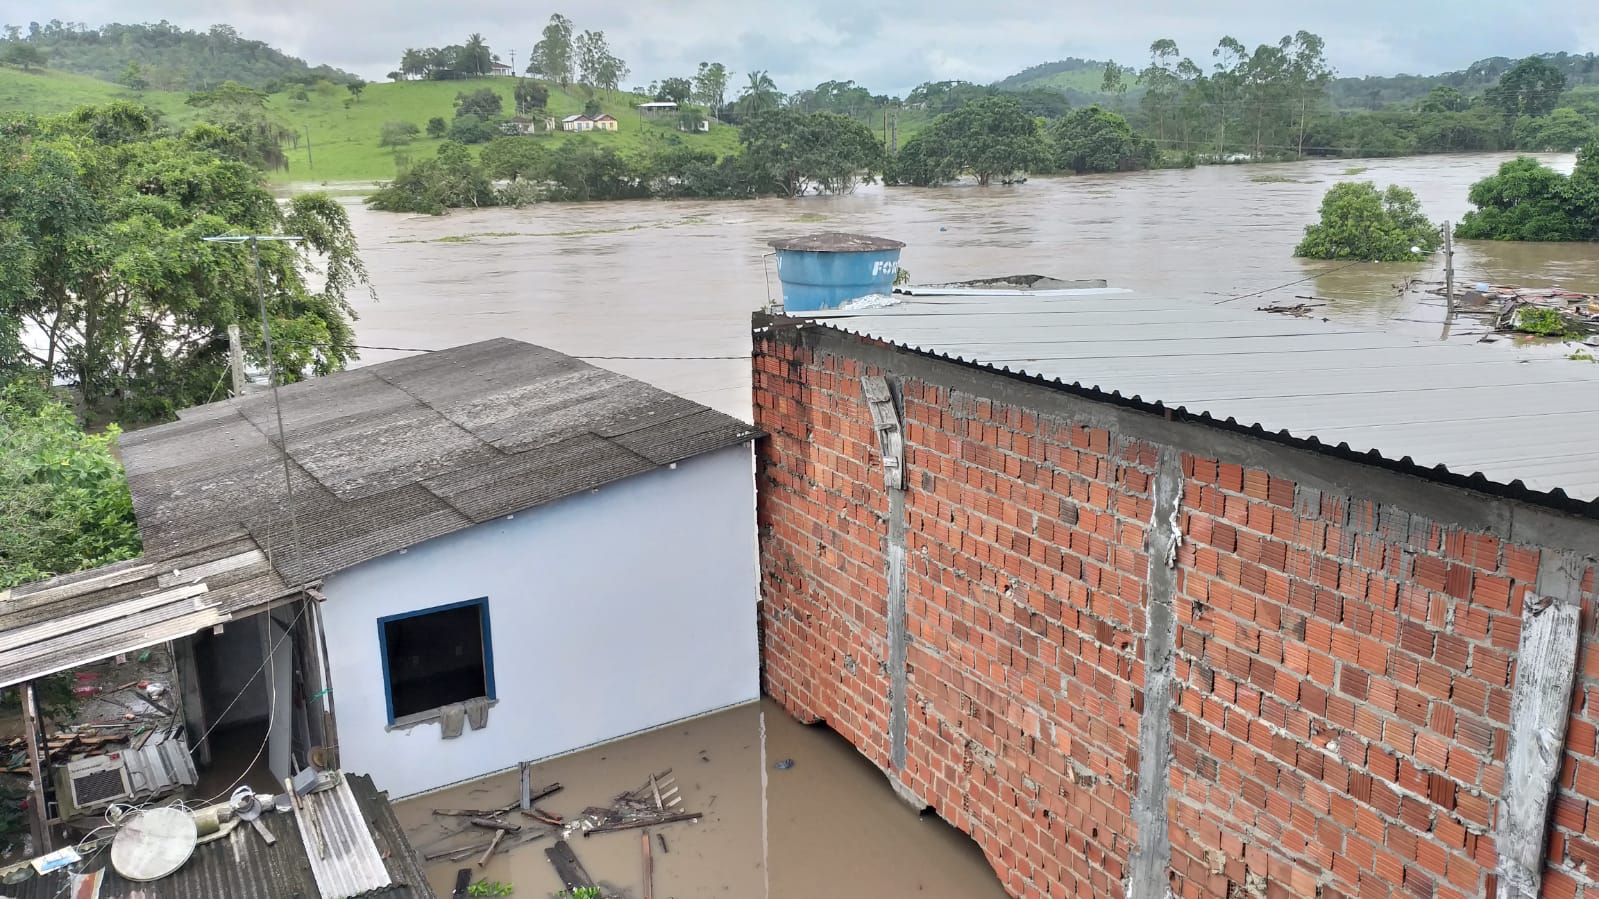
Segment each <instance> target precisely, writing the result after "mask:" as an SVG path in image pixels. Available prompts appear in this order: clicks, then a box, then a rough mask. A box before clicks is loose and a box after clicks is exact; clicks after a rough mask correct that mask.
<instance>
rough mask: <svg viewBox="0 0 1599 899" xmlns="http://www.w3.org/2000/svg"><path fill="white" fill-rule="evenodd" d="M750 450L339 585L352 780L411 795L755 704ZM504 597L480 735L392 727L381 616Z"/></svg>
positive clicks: (365, 569)
mask: <svg viewBox="0 0 1599 899" xmlns="http://www.w3.org/2000/svg"><path fill="white" fill-rule="evenodd" d="M758 564H759V563H758V561H757V554H756V536H755V484H754V463H753V457H752V453H751V448H750V446H749V445H748V444H744V445H741V446H736V447H730V448H727V449H723V450H718V451H716V452H712V453H707V454H705V455H703V456H699V457H696V458H693V459H689V460H687V461H685V462H681V463H679V464H678V466H677V468H676V469H672V470H659V471H654V472H650V473H648V474H643V475H639V476H637V477H633V478H629V479H627V480H624V481H619V482H617V483H614V484H609V485H606V486H604V487H601V488H600V489H599V490H598V491H597V492H592V493H585V494H580V495H577V496H573V497H568V498H566V499H564V500H561V501H559V502H556V503H553V504H551V505H547V506H542V507H540V508H536V509H532V510H529V511H526V512H521V513H517V514H516V515H515V516H512V517H510V518H508V519H504V518H502V519H499V520H496V521H492V522H487V523H484V524H480V525H477V526H475V527H471V528H468V529H466V530H464V531H458V532H456V533H454V534H450V535H447V536H444V537H440V538H438V539H436V540H432V541H429V542H427V543H424V544H422V545H420V546H416V547H413V548H411V549H410V550H408V551H405V552H403V553H393V554H390V555H388V556H384V557H383V558H380V559H375V560H373V561H371V562H366V563H364V564H361V565H358V566H356V567H354V568H351V569H348V570H346V571H343V572H340V573H338V574H336V575H333V576H331V577H329V578H327V579H326V581H325V582H324V584H323V586H322V592H323V593H324V594H325V595H326V596H327V601H326V602H325V603H323V604H322V614H323V620H324V625H325V628H326V634H327V646H328V655H329V668H330V670H331V672H332V681H333V696H334V701H335V707H336V708H337V710H338V711H337V714H338V735H339V755H340V763H341V765H342V766H343V767H344V768H346V769H348V770H351V771H360V772H364V773H369V774H371V775H372V778H373V780H374V781H376V783H377V785H378V787H379V788H381V789H384V790H388V791H390V792H391V793H392V794H394V795H395V796H406V795H410V794H413V793H418V792H421V791H424V790H429V789H433V788H435V787H440V786H444V785H446V784H450V783H455V782H457V781H461V780H467V779H470V778H474V777H478V776H480V775H483V774H487V773H490V772H493V771H499V770H502V769H505V768H509V767H513V766H515V765H516V764H517V763H518V762H521V761H527V760H534V759H540V758H546V757H549V756H553V755H558V754H561V753H564V752H568V751H570V750H573V749H578V748H581V747H583V746H588V745H591V744H594V743H599V742H604V741H607V740H611V739H614V738H617V737H621V736H624V735H626V734H630V733H634V732H636V731H640V730H647V729H650V728H653V727H657V726H660V725H663V724H667V723H669V722H672V721H675V720H678V719H681V718H686V717H690V716H693V715H698V714H701V713H704V712H709V711H712V710H715V709H720V708H725V707H727V706H730V705H736V704H739V703H742V702H747V701H750V700H753V699H755V698H756V697H757V696H758V695H759V691H760V675H759V670H758V669H759V648H758V645H757V642H758V641H757V638H756V623H755V617H756V609H755V604H756V599H757V592H758V589H759V587H758V583H757V566H758ZM478 597H488V602H489V620H490V629H491V641H492V648H493V655H494V660H493V665H494V682H495V687H496V694H497V700H498V701H497V703H496V704H495V705H494V706H493V707H492V708H491V709H489V713H488V724H487V726H485V727H484V728H483V729H482V730H476V731H474V730H472V728H471V726H470V725H467V726H466V727H465V728H464V729H463V732H462V734H461V736H460V737H458V738H456V739H453V740H444V739H441V738H440V736H439V725H438V724H437V723H426V724H420V725H417V726H414V727H411V728H409V729H392V730H391V729H389V727H388V711H387V706H386V703H385V694H384V684H383V666H382V660H381V658H380V652H379V646H378V625H377V621H378V619H379V618H382V617H384V616H389V615H396V614H404V613H407V612H414V611H419V610H421V609H426V608H431V607H433V606H439V605H445V604H448V603H453V602H460V601H464V600H471V599H476V598H478Z"/></svg>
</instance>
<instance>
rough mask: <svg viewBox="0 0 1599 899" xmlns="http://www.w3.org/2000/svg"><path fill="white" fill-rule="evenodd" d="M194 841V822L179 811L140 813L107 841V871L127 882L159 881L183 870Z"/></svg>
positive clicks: (159, 810) (169, 809) (162, 809)
mask: <svg viewBox="0 0 1599 899" xmlns="http://www.w3.org/2000/svg"><path fill="white" fill-rule="evenodd" d="M198 838H199V828H198V827H196V826H195V823H194V818H193V817H191V816H190V815H189V813H188V812H186V811H184V810H182V809H178V808H153V809H150V810H148V811H145V812H140V813H139V814H137V815H135V816H134V817H133V820H131V821H129V822H128V823H127V824H126V825H124V826H123V828H122V829H121V830H120V831H118V832H117V835H116V838H115V839H113V840H112V841H111V867H113V868H115V869H116V872H117V873H118V874H121V875H122V876H123V877H125V878H127V879H128V880H133V881H138V882H141V883H148V882H150V881H152V880H160V879H161V878H163V877H167V876H169V875H170V874H172V872H174V871H176V870H178V869H179V868H181V867H183V863H184V862H186V861H188V860H189V856H191V855H193V854H194V843H195V840H196V839H198Z"/></svg>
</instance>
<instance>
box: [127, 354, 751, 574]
mask: <svg viewBox="0 0 1599 899" xmlns="http://www.w3.org/2000/svg"><path fill="white" fill-rule="evenodd" d="M279 395H280V397H281V401H282V412H283V424H284V428H285V431H286V433H287V438H288V454H289V457H290V464H289V471H290V476H291V477H292V480H293V484H294V489H293V497H294V512H295V514H294V515H293V516H292V518H291V516H290V515H289V508H288V505H287V504H286V503H285V490H284V467H283V462H282V457H281V455H280V453H279V452H278V449H277V433H278V432H277V420H276V413H275V410H274V404H273V399H272V394H271V393H270V392H263V393H260V394H252V395H250V396H247V397H244V398H242V399H235V400H227V401H224V402H220V403H212V404H210V405H206V406H198V407H195V408H193V409H188V410H185V411H184V412H183V413H182V417H181V420H179V421H177V422H174V423H172V424H166V425H160V426H158V427H154V428H148V429H145V430H140V431H134V432H131V433H127V434H124V435H123V436H122V440H121V445H122V457H123V464H124V466H125V467H126V469H127V472H128V484H129V487H130V488H131V490H132V492H133V505H134V511H135V512H136V513H137V515H138V519H139V532H140V534H141V535H142V536H143V538H144V549H145V556H146V558H147V559H151V560H161V559H166V558H168V557H173V556H181V555H183V554H186V553H191V552H192V551H193V550H194V549H195V548H196V547H201V546H216V545H221V544H225V543H229V542H230V541H236V540H242V541H251V540H253V543H254V544H255V545H256V546H259V547H260V549H261V551H262V552H264V553H265V555H266V557H267V558H268V559H269V560H270V562H271V566H272V568H273V569H275V570H276V572H277V573H278V574H279V575H280V576H281V578H282V580H283V581H284V582H287V583H289V584H300V583H309V582H312V581H315V580H317V579H320V578H322V577H324V576H326V575H328V574H331V573H333V572H335V571H339V570H342V569H344V568H348V567H350V566H352V565H356V564H359V563H361V562H365V561H368V560H370V559H375V558H377V557H378V556H382V555H386V554H388V553H390V552H394V551H395V550H399V549H404V548H406V547H409V546H414V545H416V544H418V543H421V542H423V541H426V540H430V539H432V538H434V537H439V536H442V535H444V534H448V533H451V532H453V531H458V530H461V529H462V528H466V527H470V526H472V525H474V524H477V523H479V522H484V521H488V520H491V519H494V518H498V517H500V516H503V515H507V514H510V513H513V512H518V511H521V510H523V509H528V508H531V507H534V506H539V505H543V504H545V503H550V502H554V501H556V500H559V499H561V498H563V497H567V496H571V495H573V494H576V493H581V492H583V491H586V490H589V489H592V488H594V487H599V486H601V485H604V484H609V483H611V482H613V481H618V480H621V479H623V478H627V477H630V476H632V475H637V474H642V473H644V472H648V471H652V470H654V469H657V468H661V467H665V466H667V465H670V464H672V463H674V462H679V461H682V460H684V459H687V458H690V457H692V456H696V455H699V454H701V453H706V452H710V451H712V450H716V449H721V448H723V447H728V446H733V445H736V444H739V443H744V442H747V441H750V440H752V439H754V437H755V434H756V432H755V429H754V428H752V427H751V426H749V425H747V424H745V423H743V422H740V421H738V420H736V419H733V418H730V417H728V416H726V415H723V414H722V413H720V412H716V411H713V410H711V409H708V408H706V407H705V406H702V405H700V404H699V403H696V402H693V401H692V400H688V399H684V398H683V397H680V396H676V395H674V394H670V393H667V392H666V391H664V390H659V389H657V388H655V387H651V386H649V385H648V384H645V383H643V382H641V381H636V380H634V379H632V378H629V377H627V376H625V375H620V374H617V373H616V372H612V371H608V370H606V369H603V368H596V367H595V366H592V365H589V364H588V363H586V362H582V361H580V360H578V359H574V358H572V357H571V356H566V355H563V354H561V353H557V352H555V351H554V350H548V349H544V348H542V347H537V346H533V345H531V344H526V343H522V342H520V341H516V340H509V339H504V338H500V339H496V340H488V341H484V342H482V343H475V344H471V345H470V346H462V347H456V348H454V349H449V350H443V351H440V352H436V353H424V354H420V355H416V356H411V357H409V358H405V359H398V360H395V361H392V362H384V363H382V364H379V365H372V366H368V367H365V368H358V369H353V370H350V371H345V372H340V373H338V374H333V375H328V376H325V377H321V378H314V379H312V380H308V381H304V382H301V383H298V384H292V385H289V386H287V387H284V388H282V389H281V390H280V391H279ZM296 534H297V535H298V539H296ZM158 567H159V566H158Z"/></svg>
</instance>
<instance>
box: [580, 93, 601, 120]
mask: <svg viewBox="0 0 1599 899" xmlns="http://www.w3.org/2000/svg"><path fill="white" fill-rule="evenodd" d="M601 111H602V110H601V108H600V98H599V97H590V98H588V100H586V101H584V103H583V114H584V115H586V116H597V115H599V114H600V112H601Z"/></svg>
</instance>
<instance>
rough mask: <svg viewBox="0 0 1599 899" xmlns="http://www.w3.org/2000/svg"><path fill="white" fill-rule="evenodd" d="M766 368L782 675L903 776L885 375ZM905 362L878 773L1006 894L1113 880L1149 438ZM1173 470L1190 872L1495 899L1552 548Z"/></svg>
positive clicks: (1598, 786)
mask: <svg viewBox="0 0 1599 899" xmlns="http://www.w3.org/2000/svg"><path fill="white" fill-rule="evenodd" d="M754 365H755V409H756V422H757V424H758V425H759V426H760V427H761V428H763V429H765V430H766V431H767V432H768V433H769V434H770V435H771V436H770V437H769V438H768V439H766V440H765V441H763V444H762V447H761V449H760V453H759V465H760V472H759V478H758V483H759V486H760V495H759V517H760V525H761V533H762V536H761V548H762V552H761V561H762V587H763V597H764V603H763V608H764V611H763V617H762V624H763V632H764V638H763V640H764V645H763V648H764V653H765V656H764V662H765V665H764V672H765V674H764V676H765V686H766V689H767V691H768V692H769V693H770V694H771V695H772V696H773V697H775V698H776V699H777V700H778V701H780V702H781V703H783V705H784V706H785V707H786V708H787V709H788V710H789V711H790V712H791V713H792V714H794V715H795V716H797V717H799V718H801V719H802V720H817V719H823V720H826V721H827V722H828V724H829V725H831V726H832V727H833V728H834V729H835V730H837V731H838V732H840V733H841V734H843V735H844V736H845V737H847V738H848V739H849V740H851V741H852V742H853V743H854V744H855V745H856V746H857V747H858V748H859V749H860V750H861V751H862V752H863V753H864V754H865V755H866V756H867V757H869V758H871V759H872V760H873V761H874V762H875V763H876V764H877V765H878V766H879V767H881V768H883V769H884V770H888V769H889V767H890V764H889V758H890V755H889V753H890V748H889V745H888V737H887V734H888V721H889V695H890V683H889V677H888V670H887V668H888V666H887V659H888V645H887V636H886V634H887V624H886V620H885V611H886V601H885V595H886V590H887V580H886V566H887V561H886V558H885V541H886V537H887V531H888V526H887V523H886V516H887V514H888V500H887V494H886V491H885V490H884V489H883V486H882V476H881V464H880V463H881V460H880V459H879V458H878V453H877V446H876V440H875V437H874V434H873V431H872V427H871V418H870V416H869V414H868V412H867V409H866V406H865V404H864V402H863V400H862V398H861V393H860V383H859V378H860V376H861V375H864V374H884V373H885V372H882V371H878V370H877V369H873V368H869V367H868V366H867V365H866V364H864V363H863V362H861V361H858V360H857V359H854V358H845V357H842V356H839V355H832V354H829V353H824V352H821V351H819V350H812V349H806V348H804V347H803V346H800V345H797V341H796V338H794V337H793V336H792V333H789V334H784V333H782V332H773V333H769V334H767V335H765V336H764V337H762V338H761V339H759V340H758V341H757V345H756V355H755V361H754ZM920 367H921V368H924V369H925V368H928V364H923V365H922V366H920ZM900 383H901V391H902V394H903V399H904V410H903V411H904V421H905V436H906V463H907V469H908V472H907V486H908V490H907V497H906V508H907V517H908V538H907V541H908V552H909V562H908V564H907V574H906V586H907V611H908V630H909V639H910V645H909V653H908V670H909V694H908V704H909V709H910V727H909V738H908V746H909V753H908V760H907V764H906V766H905V768H904V770H902V771H890V772H889V776H890V777H892V778H895V779H896V780H897V781H898V782H899V783H900V785H901V786H902V788H903V789H906V790H908V791H909V792H910V793H912V794H914V795H915V796H916V797H918V798H919V799H921V800H922V801H924V802H926V803H927V804H928V805H931V806H933V807H934V808H935V809H936V810H937V811H938V813H939V814H940V815H942V816H943V817H944V818H945V819H946V820H948V821H950V822H951V823H952V824H954V825H955V826H956V827H958V828H960V829H961V830H963V831H966V832H968V833H970V834H971V835H972V837H973V838H974V839H975V840H976V841H977V843H978V844H979V845H980V846H981V847H982V848H983V850H984V852H985V853H986V854H987V856H988V858H989V860H990V862H991V863H992V864H993V866H994V868H995V870H996V872H998V874H999V876H1000V878H1001V879H1002V880H1003V882H1004V883H1005V885H1006V887H1007V888H1008V889H1009V891H1010V892H1011V893H1012V894H1013V895H1016V896H1024V897H1044V896H1050V897H1055V899H1063V897H1078V896H1085V897H1086V896H1106V897H1109V896H1115V897H1117V899H1122V897H1123V895H1124V893H1123V887H1122V885H1121V884H1122V880H1123V876H1124V867H1125V866H1126V865H1127V863H1128V859H1129V857H1130V854H1131V850H1132V848H1133V846H1134V842H1135V840H1136V839H1137V834H1136V833H1135V832H1134V827H1133V825H1132V822H1131V820H1130V817H1129V813H1130V808H1131V802H1132V797H1133V795H1134V794H1135V793H1136V791H1137V783H1136V782H1137V777H1136V770H1137V765H1138V731H1139V723H1140V721H1139V716H1140V712H1141V703H1142V690H1141V688H1142V684H1143V677H1144V675H1143V661H1142V660H1143V647H1142V644H1143V633H1144V627H1145V616H1144V598H1143V593H1142V590H1143V581H1144V579H1145V576H1146V572H1147V565H1148V561H1147V559H1146V557H1145V556H1144V554H1143V550H1142V547H1143V541H1144V531H1145V529H1146V527H1147V522H1148V520H1149V518H1150V515H1151V511H1152V496H1151V478H1152V473H1153V469H1154V465H1155V459H1156V455H1157V452H1158V449H1159V448H1158V447H1156V446H1154V445H1152V444H1150V443H1146V442H1139V441H1135V440H1131V439H1128V438H1126V437H1124V436H1123V435H1120V434H1117V433H1113V432H1112V431H1111V430H1107V429H1103V428H1095V427H1089V426H1086V425H1084V424H1082V423H1079V422H1074V421H1071V420H1066V419H1064V418H1056V417H1049V416H1044V415H1039V414H1036V413H1034V412H1033V411H1030V410H1029V409H1028V408H1025V407H1022V406H1019V405H1018V406H1008V405H1003V404H1001V403H1000V402H997V401H993V400H991V399H989V398H987V397H985V396H982V395H975V394H973V393H970V392H965V393H963V392H959V391H955V390H952V389H950V388H949V387H948V386H947V385H941V384H938V383H932V382H930V381H928V380H925V379H919V378H913V377H903V378H902V379H901V382H900ZM1040 389H1041V388H1040ZM1178 448H1179V449H1181V447H1178ZM1284 452H1287V451H1286V450H1284ZM1263 457H1269V456H1266V455H1263ZM1182 459H1183V462H1182V465H1183V475H1184V481H1183V499H1182V506H1181V509H1182V514H1181V527H1182V532H1183V534H1184V535H1185V538H1186V539H1185V540H1184V542H1183V546H1182V549H1181V550H1180V553H1179V559H1178V578H1179V580H1178V584H1179V586H1178V590H1179V596H1178V599H1177V602H1176V609H1175V611H1176V616H1177V621H1178V625H1177V663H1176V668H1177V672H1176V673H1177V677H1178V680H1179V681H1180V684H1181V686H1180V689H1179V691H1178V694H1177V699H1176V702H1175V707H1174V710H1173V713H1172V716H1171V725H1172V731H1173V736H1172V745H1173V762H1172V768H1171V801H1170V802H1169V805H1168V813H1169V821H1170V837H1171V842H1172V846H1173V853H1172V872H1171V874H1172V887H1173V890H1174V892H1175V893H1176V894H1177V895H1179V896H1189V897H1198V896H1205V897H1226V899H1232V897H1248V896H1272V897H1276V896H1315V895H1320V896H1326V897H1336V896H1362V897H1385V896H1418V897H1438V899H1448V897H1462V896H1472V897H1480V896H1484V895H1491V891H1492V887H1493V877H1492V871H1493V868H1494V865H1495V854H1494V841H1493V837H1492V830H1493V822H1494V814H1495V809H1496V806H1497V803H1496V799H1497V797H1498V796H1499V794H1500V790H1501V787H1502V781H1503V764H1502V763H1503V759H1504V756H1505V749H1506V739H1507V736H1508V731H1507V721H1508V718H1509V696H1510V689H1509V688H1510V685H1511V683H1512V679H1513V677H1514V671H1515V662H1514V656H1515V650H1516V647H1517V641H1518V638H1519V630H1520V617H1519V615H1520V611H1521V603H1522V601H1523V599H1524V597H1525V596H1526V594H1527V592H1528V591H1529V589H1530V588H1531V585H1532V582H1533V580H1534V578H1535V577H1536V575H1537V571H1538V564H1539V556H1540V548H1539V547H1536V546H1516V545H1509V544H1505V543H1501V542H1500V540H1499V539H1496V538H1495V537H1493V536H1489V535H1488V534H1485V533H1475V532H1469V531H1465V530H1457V529H1453V528H1451V526H1450V525H1449V524H1447V523H1444V522H1434V521H1430V520H1427V519H1424V518H1422V517H1420V516H1418V515H1415V514H1412V513H1411V512H1409V511H1407V510H1405V509H1401V508H1396V507H1394V506H1391V505H1385V504H1383V503H1381V502H1380V501H1379V498H1375V497H1369V496H1351V495H1335V494H1333V493H1324V492H1322V491H1320V490H1317V489H1313V488H1312V487H1310V486H1306V485H1301V484H1296V483H1295V482H1294V481H1292V480H1289V479H1287V478H1286V477H1284V476H1281V474H1280V473H1274V472H1271V471H1268V470H1260V469H1246V468H1243V467H1240V466H1239V465H1237V464H1231V463H1230V462H1228V461H1226V460H1219V459H1215V458H1207V457H1205V456H1204V455H1203V454H1200V455H1196V454H1192V453H1187V452H1185V453H1184V454H1183V456H1182ZM1437 489H1439V490H1447V489H1450V488H1444V487H1438V488H1437ZM1482 501H1483V502H1484V503H1498V502H1503V501H1501V500H1497V499H1493V498H1488V497H1484V498H1483V500H1482ZM1577 526H1584V525H1580V524H1579V525H1577ZM1593 577H1594V575H1593V571H1592V569H1591V563H1590V569H1589V570H1588V572H1587V575H1586V579H1585V583H1584V592H1585V598H1584V607H1583V617H1582V628H1583V644H1582V647H1581V653H1582V656H1581V658H1580V660H1579V663H1578V665H1579V671H1578V681H1579V682H1578V686H1577V691H1576V695H1575V697H1574V699H1573V717H1572V720H1571V723H1570V729H1569V736H1568V738H1567V742H1566V750H1565V755H1564V758H1563V767H1562V772H1561V775H1560V782H1559V787H1558V795H1557V798H1556V805H1555V808H1554V813H1553V817H1554V827H1553V831H1552V836H1551V839H1550V843H1549V854H1548V864H1547V867H1546V871H1545V875H1544V886H1545V895H1547V896H1551V897H1582V899H1599V887H1594V886H1586V887H1585V886H1584V885H1585V884H1586V883H1588V881H1590V880H1591V879H1593V878H1595V877H1599V747H1596V726H1599V638H1596V635H1595V625H1594V607H1593V598H1592V597H1593V588H1594V584H1593Z"/></svg>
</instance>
